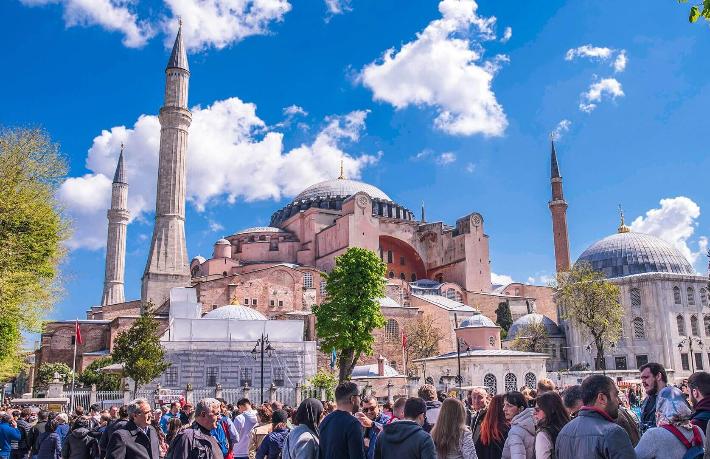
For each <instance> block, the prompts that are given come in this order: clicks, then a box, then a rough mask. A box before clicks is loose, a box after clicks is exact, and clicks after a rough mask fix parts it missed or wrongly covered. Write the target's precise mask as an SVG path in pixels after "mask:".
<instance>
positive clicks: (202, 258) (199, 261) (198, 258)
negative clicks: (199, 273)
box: [190, 255, 206, 264]
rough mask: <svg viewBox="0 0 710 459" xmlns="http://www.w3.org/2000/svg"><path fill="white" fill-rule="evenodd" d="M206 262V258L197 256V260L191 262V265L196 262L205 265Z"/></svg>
mask: <svg viewBox="0 0 710 459" xmlns="http://www.w3.org/2000/svg"><path fill="white" fill-rule="evenodd" d="M205 261H206V260H205V257H203V256H201V255H198V256H196V257H195V258H193V259H192V261H191V262H190V264H192V263H195V262H197V263H199V264H202V263H204V262H205Z"/></svg>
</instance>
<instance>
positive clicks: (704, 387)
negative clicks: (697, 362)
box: [688, 371, 710, 432]
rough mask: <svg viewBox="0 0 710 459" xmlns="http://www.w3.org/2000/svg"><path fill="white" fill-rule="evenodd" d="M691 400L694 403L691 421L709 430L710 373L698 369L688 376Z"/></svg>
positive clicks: (703, 429)
mask: <svg viewBox="0 0 710 459" xmlns="http://www.w3.org/2000/svg"><path fill="white" fill-rule="evenodd" d="M688 387H689V388H690V401H691V403H692V404H693V419H692V420H691V422H692V423H693V424H695V425H696V426H698V427H700V428H701V429H702V431H703V432H705V430H707V426H708V420H710V373H707V372H705V371H696V372H695V373H693V374H692V375H690V378H688Z"/></svg>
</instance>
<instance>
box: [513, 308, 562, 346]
mask: <svg viewBox="0 0 710 459" xmlns="http://www.w3.org/2000/svg"><path fill="white" fill-rule="evenodd" d="M534 322H539V323H542V325H543V326H544V327H545V330H547V334H548V336H559V335H562V331H561V330H560V327H558V326H557V324H556V323H555V321H554V320H552V319H550V318H549V317H547V316H543V315H542V314H538V313H536V312H535V313H532V314H525V315H524V316H522V317H521V318H519V319H518V320H516V321H515V322H513V324H512V325H511V326H510V328H509V329H508V336H507V337H506V339H507V340H511V339H514V338H515V336H516V335H517V334H518V332H520V330H522V329H524V328H525V327H527V326H528V325H531V324H532V323H534Z"/></svg>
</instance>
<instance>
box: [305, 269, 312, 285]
mask: <svg viewBox="0 0 710 459" xmlns="http://www.w3.org/2000/svg"><path fill="white" fill-rule="evenodd" d="M303 288H313V273H311V272H305V273H304V274H303Z"/></svg>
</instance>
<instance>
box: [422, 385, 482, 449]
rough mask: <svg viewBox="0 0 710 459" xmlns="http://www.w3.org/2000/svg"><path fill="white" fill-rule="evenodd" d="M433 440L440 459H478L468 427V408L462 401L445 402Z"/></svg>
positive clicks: (450, 400)
mask: <svg viewBox="0 0 710 459" xmlns="http://www.w3.org/2000/svg"><path fill="white" fill-rule="evenodd" d="M431 438H432V440H434V446H436V454H437V457H439V458H440V459H478V456H476V447H475V445H474V444H473V435H471V430H470V429H469V428H468V426H467V425H466V407H465V406H464V404H463V402H461V401H460V400H457V399H455V398H447V399H446V400H444V403H442V404H441V409H440V411H439V417H438V418H437V420H436V424H434V428H433V429H432V430H431Z"/></svg>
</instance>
